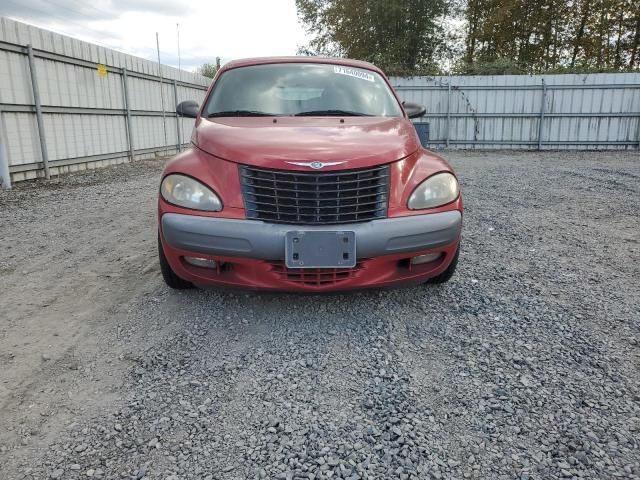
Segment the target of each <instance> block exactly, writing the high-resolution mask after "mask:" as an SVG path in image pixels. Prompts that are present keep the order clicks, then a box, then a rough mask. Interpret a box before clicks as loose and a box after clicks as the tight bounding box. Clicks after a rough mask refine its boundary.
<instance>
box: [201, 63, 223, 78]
mask: <svg viewBox="0 0 640 480" xmlns="http://www.w3.org/2000/svg"><path fill="white" fill-rule="evenodd" d="M217 71H218V67H216V65H215V64H214V63H204V64H202V65H201V66H199V67H198V69H197V70H196V72H197V73H199V74H200V75H202V76H203V77H208V78H213V77H215V76H216V72H217Z"/></svg>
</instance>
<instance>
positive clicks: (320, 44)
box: [296, 0, 447, 75]
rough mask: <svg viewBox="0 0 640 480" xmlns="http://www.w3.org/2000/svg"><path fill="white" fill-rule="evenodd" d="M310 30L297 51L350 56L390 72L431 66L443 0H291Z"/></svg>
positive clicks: (437, 44)
mask: <svg viewBox="0 0 640 480" xmlns="http://www.w3.org/2000/svg"><path fill="white" fill-rule="evenodd" d="M296 6H297V8H298V16H299V17H300V19H301V21H302V22H303V23H304V24H305V25H306V26H307V30H308V31H309V32H310V33H312V34H313V35H314V38H313V39H312V40H311V42H310V44H309V45H308V46H306V47H304V48H303V49H301V52H300V53H306V54H310V53H311V54H315V55H328V56H340V57H349V58H356V59H360V60H365V61H369V62H372V63H374V64H376V65H377V66H379V67H380V68H382V69H383V70H385V72H387V73H388V74H391V75H403V74H404V75H408V74H419V73H424V74H428V73H434V72H437V70H438V68H437V58H438V55H439V53H440V50H441V49H442V48H443V47H444V38H443V36H442V23H443V20H444V18H445V14H446V13H447V2H446V1H445V0H296Z"/></svg>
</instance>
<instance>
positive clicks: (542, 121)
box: [538, 78, 547, 150]
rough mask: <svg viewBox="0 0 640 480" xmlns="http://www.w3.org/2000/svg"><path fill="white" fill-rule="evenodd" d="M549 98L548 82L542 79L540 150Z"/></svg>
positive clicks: (539, 124)
mask: <svg viewBox="0 0 640 480" xmlns="http://www.w3.org/2000/svg"><path fill="white" fill-rule="evenodd" d="M546 100H547V84H546V83H545V81H544V78H543V79H542V102H541V104H540V120H539V122H538V150H542V133H543V131H542V127H543V124H544V114H545V108H546Z"/></svg>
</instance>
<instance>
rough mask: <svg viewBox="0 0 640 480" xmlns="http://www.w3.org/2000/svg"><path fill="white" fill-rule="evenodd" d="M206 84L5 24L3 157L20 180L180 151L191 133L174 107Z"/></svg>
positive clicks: (199, 94) (0, 29) (0, 83)
mask: <svg viewBox="0 0 640 480" xmlns="http://www.w3.org/2000/svg"><path fill="white" fill-rule="evenodd" d="M209 82H210V80H209V79H208V78H206V77H202V76H200V75H196V74H193V73H190V72H184V71H179V70H177V69H174V68H171V67H168V66H165V65H163V66H162V68H161V69H159V68H158V64H157V63H154V62H150V61H148V60H144V59H141V58H137V57H134V56H131V55H126V54H123V53H120V52H117V51H114V50H110V49H108V48H104V47H100V46H97V45H93V44H90V43H87V42H82V41H79V40H76V39H73V38H70V37H66V36H63V35H58V34H56V33H53V32H49V31H47V30H43V29H39V28H36V27H32V26H29V25H25V24H22V23H20V22H15V21H12V20H8V19H6V18H0V156H2V155H4V156H5V157H6V158H8V162H6V163H8V165H9V171H10V176H11V179H12V181H14V182H15V181H20V180H24V179H29V178H35V177H38V176H49V175H56V174H59V173H62V172H66V171H75V170H79V169H84V168H94V167H97V166H103V165H107V164H113V163H122V162H126V161H130V160H132V159H140V158H148V157H153V156H154V155H156V154H164V153H167V154H170V153H175V152H176V151H178V150H180V149H182V146H183V145H184V144H186V143H188V142H189V138H190V135H191V130H192V127H193V120H192V119H184V118H180V117H177V116H176V114H175V106H176V104H177V103H179V102H181V101H183V100H195V101H197V102H199V103H200V102H202V100H203V98H204V93H205V91H206V89H207V87H208V85H209ZM161 92H162V93H161ZM6 158H5V160H6ZM0 160H1V159H0ZM1 163H2V162H1V161H0V164H1ZM0 176H2V171H0Z"/></svg>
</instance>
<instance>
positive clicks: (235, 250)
mask: <svg viewBox="0 0 640 480" xmlns="http://www.w3.org/2000/svg"><path fill="white" fill-rule="evenodd" d="M461 225H462V215H461V214H460V212H459V211H458V210H453V211H449V212H442V213H434V214H431V215H414V216H410V217H396V218H385V219H380V220H372V221H370V222H365V223H352V224H342V225H322V226H304V225H287V224H278V223H265V222H261V221H256V220H234V219H227V218H211V217H199V216H194V215H181V214H178V213H166V214H164V215H163V216H162V234H163V236H164V239H165V240H166V242H167V243H168V244H169V245H171V246H172V247H173V248H177V249H180V250H186V251H189V252H194V253H202V254H206V255H222V256H228V257H243V258H255V259H260V260H284V254H285V252H284V248H285V247H284V245H285V235H286V233H287V232H289V231H299V230H305V231H349V232H354V233H355V236H356V242H357V246H358V249H357V254H358V258H372V257H379V256H381V255H392V254H396V253H408V252H417V251H421V250H428V249H432V248H437V247H443V246H445V245H448V244H450V243H453V242H454V241H456V240H457V238H458V237H459V236H460V228H461Z"/></svg>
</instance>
